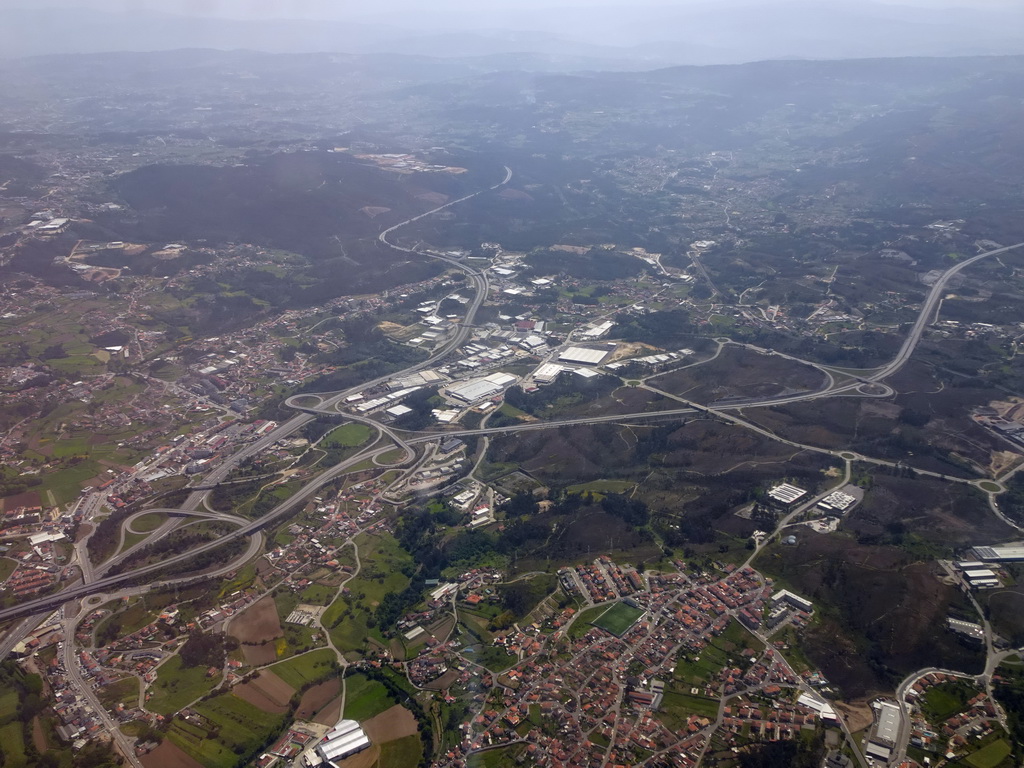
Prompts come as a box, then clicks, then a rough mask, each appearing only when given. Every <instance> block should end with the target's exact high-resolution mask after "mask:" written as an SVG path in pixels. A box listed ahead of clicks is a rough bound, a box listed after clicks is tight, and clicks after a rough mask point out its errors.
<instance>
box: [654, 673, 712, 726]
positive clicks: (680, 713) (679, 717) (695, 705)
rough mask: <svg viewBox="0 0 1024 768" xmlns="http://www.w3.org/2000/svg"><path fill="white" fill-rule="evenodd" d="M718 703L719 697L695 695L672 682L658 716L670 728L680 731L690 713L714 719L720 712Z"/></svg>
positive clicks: (662, 701)
mask: <svg viewBox="0 0 1024 768" xmlns="http://www.w3.org/2000/svg"><path fill="white" fill-rule="evenodd" d="M718 704H719V702H718V699H711V698H708V697H706V696H698V695H694V694H691V693H689V691H683V690H681V689H680V688H679V687H677V686H676V685H673V684H670V685H669V686H668V687H667V688H666V689H665V693H664V695H663V696H662V700H661V709H660V710H658V716H659V718H660V719H661V721H662V722H663V723H664V724H665V725H666V726H667V727H668V728H670V729H672V730H673V731H679V730H681V729H682V728H685V727H686V719H687V718H688V717H689V716H690V715H697V716H698V717H706V718H709V719H711V720H714V718H715V716H716V715H717V714H718Z"/></svg>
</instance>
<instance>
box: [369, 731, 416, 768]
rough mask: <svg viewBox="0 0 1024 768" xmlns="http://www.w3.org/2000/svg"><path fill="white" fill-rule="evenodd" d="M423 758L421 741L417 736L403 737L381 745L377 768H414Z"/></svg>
mask: <svg viewBox="0 0 1024 768" xmlns="http://www.w3.org/2000/svg"><path fill="white" fill-rule="evenodd" d="M422 757H423V741H422V740H421V739H420V737H419V736H403V737H402V738H400V739H395V740H394V741H389V742H387V743H386V744H382V745H381V748H380V759H379V760H378V761H377V768H416V766H417V765H419V764H420V759H421V758H422Z"/></svg>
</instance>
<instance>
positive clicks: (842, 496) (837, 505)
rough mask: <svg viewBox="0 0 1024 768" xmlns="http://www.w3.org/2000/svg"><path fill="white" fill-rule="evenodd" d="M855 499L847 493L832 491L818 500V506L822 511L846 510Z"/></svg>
mask: <svg viewBox="0 0 1024 768" xmlns="http://www.w3.org/2000/svg"><path fill="white" fill-rule="evenodd" d="M856 501H857V499H856V498H855V497H853V496H851V495H850V494H848V493H843V492H842V491H833V492H832V493H830V494H829V495H828V496H826V497H825V498H824V499H822V500H821V501H819V502H818V507H819V508H820V509H821V510H822V511H823V512H846V510H848V509H849V508H850V507H852V506H853V505H854V504H855V503H856Z"/></svg>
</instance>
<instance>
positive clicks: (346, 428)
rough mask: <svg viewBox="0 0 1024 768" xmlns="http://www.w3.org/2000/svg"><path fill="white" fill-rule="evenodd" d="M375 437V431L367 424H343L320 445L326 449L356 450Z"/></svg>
mask: <svg viewBox="0 0 1024 768" xmlns="http://www.w3.org/2000/svg"><path fill="white" fill-rule="evenodd" d="M372 436H373V430H372V429H370V428H369V427H368V426H366V425H365V424H356V423H352V424H343V425H342V426H340V427H338V428H337V429H335V430H333V431H331V432H330V433H329V434H328V435H327V436H326V437H325V438H324V439H323V440H322V441H321V443H320V445H322V446H323V447H324V448H331V447H337V448H355V447H356V446H358V445H362V444H363V443H365V442H366V441H367V440H369V439H370V438H371V437H372Z"/></svg>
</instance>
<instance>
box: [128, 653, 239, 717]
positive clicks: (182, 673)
mask: <svg viewBox="0 0 1024 768" xmlns="http://www.w3.org/2000/svg"><path fill="white" fill-rule="evenodd" d="M220 679H221V675H220V673H219V672H218V673H217V674H216V675H213V676H212V677H210V676H207V669H206V667H190V668H187V669H186V668H183V667H182V662H181V657H180V656H177V655H175V656H171V657H170V658H169V659H168V660H167V661H166V662H164V663H163V664H161V665H160V667H159V669H158V671H157V677H156V680H154V681H153V683H152V685H150V686H149V690H148V693H149V694H150V698H149V699H148V700H147V702H146V708H147V709H149V710H152V711H153V712H156V713H157V714H161V715H171V714H174V713H175V712H177V711H178V710H179V709H181V708H183V707H186V706H188V705H189V704H191V703H192V702H193V701H195V700H196V699H199V698H200V697H202V696H205V695H206V694H207V693H209V692H210V691H212V690H213V689H214V688H215V687H216V686H217V685H218V684H219V683H220Z"/></svg>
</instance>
